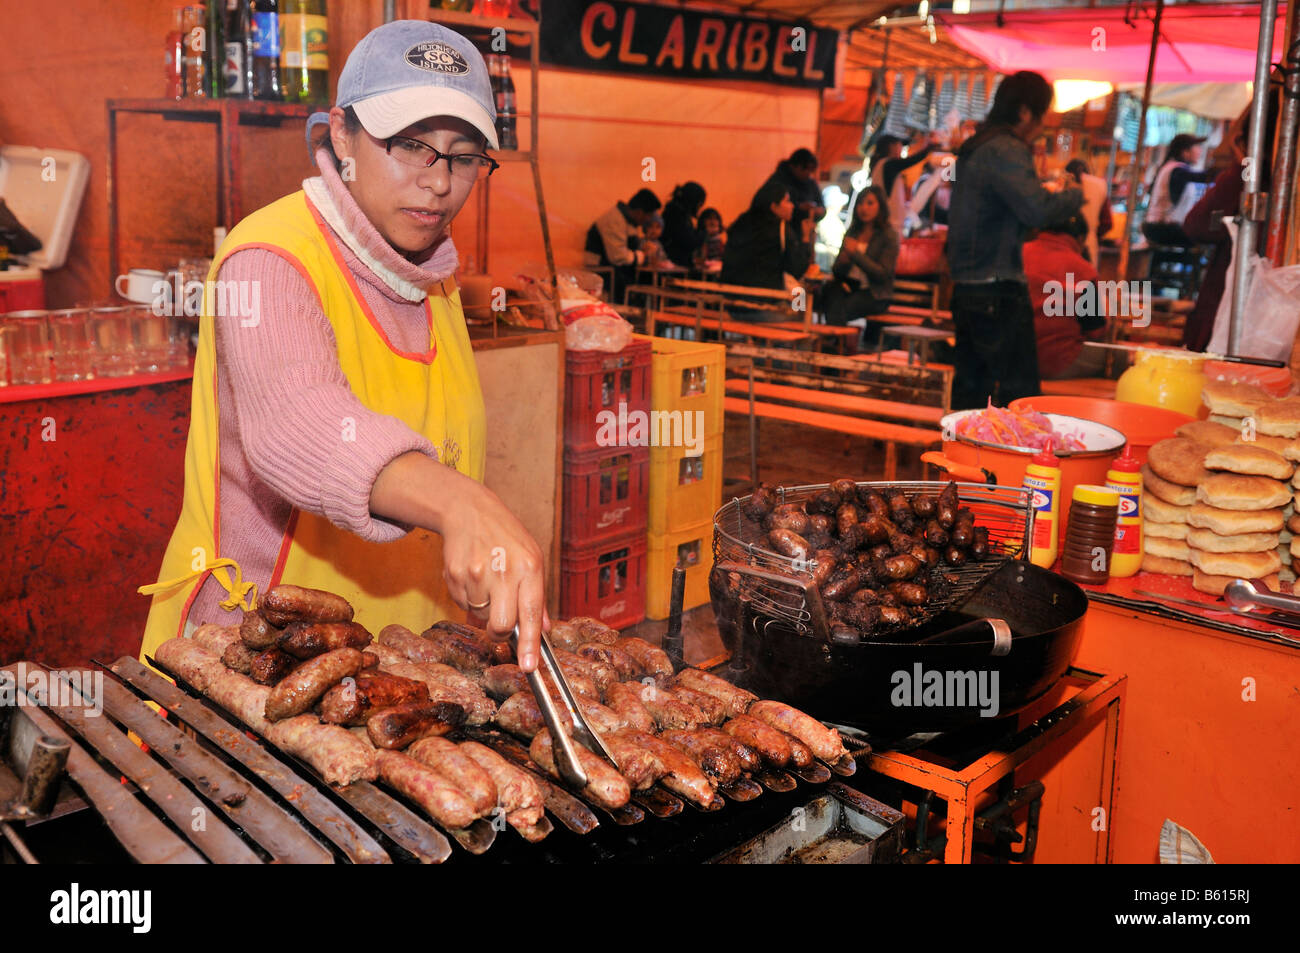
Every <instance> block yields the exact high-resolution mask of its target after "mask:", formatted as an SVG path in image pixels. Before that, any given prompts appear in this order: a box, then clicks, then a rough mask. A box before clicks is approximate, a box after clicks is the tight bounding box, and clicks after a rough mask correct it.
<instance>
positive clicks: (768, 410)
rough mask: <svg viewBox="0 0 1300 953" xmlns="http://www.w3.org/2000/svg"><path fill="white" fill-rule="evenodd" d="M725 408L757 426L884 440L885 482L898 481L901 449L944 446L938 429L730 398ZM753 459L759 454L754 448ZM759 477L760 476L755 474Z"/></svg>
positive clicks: (752, 449)
mask: <svg viewBox="0 0 1300 953" xmlns="http://www.w3.org/2000/svg"><path fill="white" fill-rule="evenodd" d="M723 407H724V409H725V410H726V411H727V413H735V414H745V415H749V414H750V413H751V412H752V414H753V419H754V421H755V424H756V422H757V419H758V418H763V419H766V420H783V421H785V422H786V423H793V424H800V425H803V426H806V427H816V428H817V429H819V430H831V431H834V432H836V433H843V434H848V435H850V436H853V437H863V438H866V439H868V440H880V441H882V442H883V443H884V444H885V472H884V479H886V480H895V479H897V478H898V445H899V444H900V443H901V444H903V445H905V446H909V447H932V446H934V445H935V444H938V443H940V442H942V439H943V435H942V434H941V433H940V432H939V430H938V429H937V428H921V427H907V426H904V425H902V424H891V423H884V422H882V421H879V420H867V419H864V418H862V417H846V416H844V415H843V414H832V413H826V412H824V411H817V410H805V409H802V408H799V407H787V406H785V405H784V404H770V403H767V402H765V401H755V402H754V403H753V404H752V405H751V404H750V402H749V399H748V398H747V397H726V398H724V399H723ZM756 430H757V428H756V426H754V427H751V429H750V434H751V441H752V440H753V439H755V435H756ZM750 449H751V455H752V454H753V453H754V451H755V450H756V448H755V447H753V446H751V448H750ZM755 476H757V474H755Z"/></svg>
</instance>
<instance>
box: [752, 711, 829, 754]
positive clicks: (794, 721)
mask: <svg viewBox="0 0 1300 953" xmlns="http://www.w3.org/2000/svg"><path fill="white" fill-rule="evenodd" d="M749 713H750V714H751V715H753V716H754V717H755V718H757V719H759V720H760V721H764V722H766V723H767V724H769V725H771V726H772V727H773V728H777V729H779V730H781V731H784V732H788V733H789V734H791V735H794V737H796V738H798V739H799V740H800V741H802V742H803V743H804V744H806V745H807V746H808V747H809V748H811V749H812V751H813V754H815V755H816V756H817V757H819V758H821V759H822V760H823V761H827V762H830V763H832V764H833V763H834V762H836V761H838V760H839V759H840V758H842V757H844V756H845V755H846V754H848V752H847V751H846V750H845V749H844V742H843V741H842V740H841V739H840V733H839V732H838V731H836V730H835V729H834V728H827V727H826V726H825V725H823V724H822V723H821V722H820V721H818V720H817V719H815V718H813V717H811V716H809V715H805V714H804V713H803V712H801V711H800V710H799V709H797V708H792V707H791V706H790V705H786V704H784V703H783V702H775V701H756V702H754V704H752V705H751V706H749Z"/></svg>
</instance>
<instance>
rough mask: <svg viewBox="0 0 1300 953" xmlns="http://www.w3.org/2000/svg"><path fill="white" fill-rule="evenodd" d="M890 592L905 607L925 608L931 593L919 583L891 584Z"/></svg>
mask: <svg viewBox="0 0 1300 953" xmlns="http://www.w3.org/2000/svg"><path fill="white" fill-rule="evenodd" d="M889 591H890V592H892V593H893V594H894V597H895V598H896V599H898V601H899V602H901V603H902V604H903V605H905V606H923V605H925V601H926V599H928V598H929V593H928V592H927V591H926V588H925V586H923V585H921V584H920V583H919V582H891V583H890V584H889Z"/></svg>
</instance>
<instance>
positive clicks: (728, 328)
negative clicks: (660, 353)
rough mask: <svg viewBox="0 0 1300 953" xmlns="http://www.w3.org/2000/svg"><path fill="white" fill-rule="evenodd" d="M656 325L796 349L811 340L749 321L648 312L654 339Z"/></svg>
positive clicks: (647, 316) (649, 324)
mask: <svg viewBox="0 0 1300 953" xmlns="http://www.w3.org/2000/svg"><path fill="white" fill-rule="evenodd" d="M656 324H668V325H672V326H673V327H679V328H691V329H698V330H700V331H713V332H715V333H716V334H718V336H719V337H721V336H722V335H723V334H735V335H739V336H740V337H743V338H745V339H746V340H751V339H752V340H759V341H766V342H768V343H772V344H783V345H785V346H787V347H795V346H797V345H799V344H803V343H806V342H808V341H810V340H811V337H810V335H807V334H804V333H803V332H802V331H798V332H795V331H786V330H782V329H781V328H776V327H773V326H772V325H771V324H751V323H750V322H748V321H731V320H725V319H722V318H706V317H703V316H697V315H694V314H677V313H674V312H672V311H647V312H646V334H648V335H649V336H650V337H654V333H655V332H654V328H655V325H656Z"/></svg>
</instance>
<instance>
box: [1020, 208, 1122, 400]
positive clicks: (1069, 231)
mask: <svg viewBox="0 0 1300 953" xmlns="http://www.w3.org/2000/svg"><path fill="white" fill-rule="evenodd" d="M1088 231H1089V227H1088V222H1087V220H1086V219H1084V217H1083V216H1082V215H1081V214H1079V213H1078V212H1076V213H1075V214H1074V215H1072V216H1071V217H1070V218H1069V219H1068V220H1067V221H1066V222H1065V223H1064V224H1062V225H1060V226H1056V227H1053V228H1045V229H1043V230H1042V231H1040V232H1038V233H1037V234H1036V235H1035V236H1034V237H1033V238H1032V239H1030V240H1029V241H1027V242H1025V244H1024V249H1023V257H1024V264H1025V276H1026V277H1027V278H1028V279H1029V298H1030V302H1031V303H1032V305H1033V308H1034V334H1035V336H1036V337H1037V338H1038V373H1039V375H1040V376H1041V377H1042V379H1043V380H1045V381H1063V380H1070V379H1072V378H1076V377H1103V376H1105V370H1106V352H1105V351H1103V350H1102V349H1101V348H1096V347H1084V346H1083V341H1084V339H1085V338H1087V339H1088V340H1090V341H1099V340H1102V339H1103V338H1104V337H1105V336H1106V315H1105V314H1104V313H1103V309H1102V300H1101V295H1099V294H1098V293H1097V288H1096V286H1095V282H1096V281H1097V277H1098V275H1097V269H1096V268H1094V267H1093V265H1092V264H1091V263H1090V262H1089V261H1088V260H1087V258H1085V257H1084V241H1085V240H1086V238H1087V236H1088ZM1088 285H1092V287H1091V288H1088V289H1087V290H1085V286H1088Z"/></svg>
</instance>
